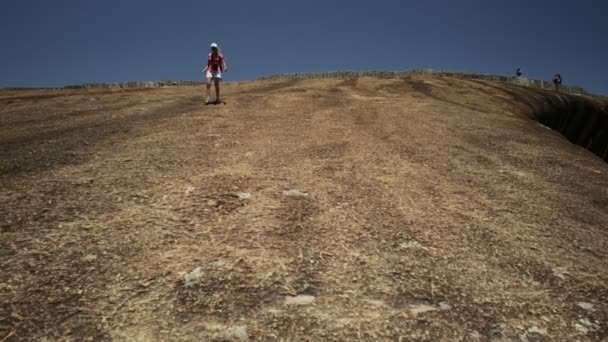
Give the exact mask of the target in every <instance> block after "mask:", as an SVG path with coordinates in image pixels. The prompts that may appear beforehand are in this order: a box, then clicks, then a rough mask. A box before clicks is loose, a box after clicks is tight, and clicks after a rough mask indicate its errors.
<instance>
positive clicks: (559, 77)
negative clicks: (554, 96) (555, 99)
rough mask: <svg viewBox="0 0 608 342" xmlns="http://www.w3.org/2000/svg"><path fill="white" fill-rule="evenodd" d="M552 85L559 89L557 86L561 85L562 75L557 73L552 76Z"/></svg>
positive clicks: (556, 89)
mask: <svg viewBox="0 0 608 342" xmlns="http://www.w3.org/2000/svg"><path fill="white" fill-rule="evenodd" d="M553 85H554V86H555V91H559V87H560V86H561V85H562V75H560V74H559V73H557V74H555V76H553Z"/></svg>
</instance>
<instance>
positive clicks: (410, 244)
mask: <svg viewBox="0 0 608 342" xmlns="http://www.w3.org/2000/svg"><path fill="white" fill-rule="evenodd" d="M399 248H401V249H418V250H423V251H428V250H429V249H428V248H427V247H424V246H423V245H422V244H421V243H420V242H418V241H415V240H410V241H404V242H402V243H400V244H399Z"/></svg>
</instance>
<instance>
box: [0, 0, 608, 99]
mask: <svg viewBox="0 0 608 342" xmlns="http://www.w3.org/2000/svg"><path fill="white" fill-rule="evenodd" d="M607 13H608V1H604V0H580V1H570V0H569V1H566V0H553V1H549V0H535V1H532V0H526V1H524V0H509V1H507V0H501V1H493V0H425V1H423V0H419V1H406V0H401V1H397V0H368V1H360V0H350V1H338V0H336V1H330V0H326V1H318V0H306V1H305V0H301V1H287V0H260V1H253V0H216V1H202V0H173V1H169V0H166V1H160V0H146V1H143V0H128V1H127V0H121V1H119V0H104V1H101V0H90V1H84V0H55V1H48V0H2V3H1V5H0V41H1V44H2V45H1V46H2V51H1V52H2V53H1V54H0V86H60V85H66V84H78V83H86V82H114V81H127V80H157V79H198V78H201V76H202V74H201V73H200V70H201V69H202V67H203V65H204V63H205V61H206V57H205V56H206V54H207V52H208V46H209V43H211V42H212V41H217V42H218V43H220V45H221V46H222V48H223V50H224V53H225V55H226V59H227V61H228V63H229V66H230V71H229V73H227V74H226V79H227V80H246V79H253V78H256V77H258V76H261V75H268V74H274V73H281V72H304V71H332V70H405V69H412V68H432V69H443V70H450V71H471V72H481V73H495V74H512V73H513V72H514V70H515V68H516V67H518V66H521V67H522V68H523V70H524V73H525V74H526V75H527V76H529V77H531V78H543V79H549V78H550V77H551V76H552V75H553V74H554V73H555V72H561V74H562V75H563V77H564V80H565V82H566V83H569V84H577V85H581V86H583V87H585V88H587V89H588V90H590V91H593V92H596V93H602V94H608V66H607V65H606V63H607V61H608V44H607V43H606V42H608V20H606V16H607Z"/></svg>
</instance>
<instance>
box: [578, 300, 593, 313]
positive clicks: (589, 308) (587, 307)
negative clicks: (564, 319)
mask: <svg viewBox="0 0 608 342" xmlns="http://www.w3.org/2000/svg"><path fill="white" fill-rule="evenodd" d="M576 305H577V306H578V307H579V308H581V309H585V310H587V311H595V308H594V305H593V304H591V303H587V302H578V303H576Z"/></svg>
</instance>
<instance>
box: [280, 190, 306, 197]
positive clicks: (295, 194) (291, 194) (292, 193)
mask: <svg viewBox="0 0 608 342" xmlns="http://www.w3.org/2000/svg"><path fill="white" fill-rule="evenodd" d="M283 195H284V196H288V197H308V196H309V195H308V193H306V192H304V191H300V190H296V189H293V190H285V191H283Z"/></svg>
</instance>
